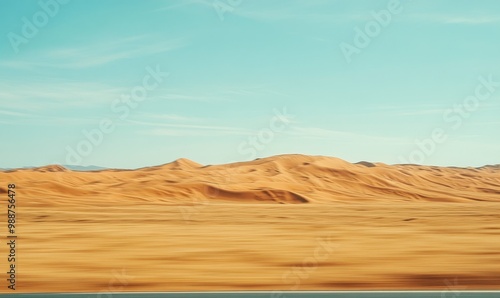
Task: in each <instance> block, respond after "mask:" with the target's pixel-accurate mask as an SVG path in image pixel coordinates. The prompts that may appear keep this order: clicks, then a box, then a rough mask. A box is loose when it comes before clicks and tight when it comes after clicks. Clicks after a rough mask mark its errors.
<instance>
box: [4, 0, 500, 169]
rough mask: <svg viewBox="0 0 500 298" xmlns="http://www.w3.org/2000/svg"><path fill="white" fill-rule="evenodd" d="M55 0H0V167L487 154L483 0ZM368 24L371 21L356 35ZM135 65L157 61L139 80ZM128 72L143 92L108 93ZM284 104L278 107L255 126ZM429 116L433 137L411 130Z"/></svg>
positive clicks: (495, 103) (494, 35)
mask: <svg viewBox="0 0 500 298" xmlns="http://www.w3.org/2000/svg"><path fill="white" fill-rule="evenodd" d="M54 1H55V0H54ZM54 1H51V0H41V1H40V3H45V6H46V7H45V10H44V8H43V7H42V6H40V4H39V1H38V0H36V1H31V0H30V1H28V0H2V1H0V36H1V41H0V101H1V106H0V127H1V128H0V139H1V145H0V152H1V155H0V156H1V157H0V158H1V159H0V167H23V166H40V165H46V164H53V163H60V164H68V163H77V164H81V165H100V166H107V167H121V168H134V167H141V166H149V165H156V164H162V163H166V162H169V161H172V160H174V159H177V158H181V157H184V158H189V159H192V160H195V161H197V162H200V163H202V164H218V163H226V162H233V161H244V160H249V159H252V158H254V157H265V156H270V155H275V154H285V153H300V154H311V155H328V156H336V157H339V158H342V159H345V160H348V161H350V162H357V161H361V160H369V161H374V162H384V163H389V164H392V163H401V162H403V159H409V158H411V156H412V154H413V159H414V160H416V161H418V162H419V163H423V164H432V165H455V166H481V165H484V164H497V163H500V154H499V152H500V150H499V149H500V135H499V131H500V117H499V115H500V87H498V86H496V87H495V88H493V89H494V90H489V91H491V92H489V91H488V88H490V89H491V88H492V87H491V84H490V86H489V87H485V86H484V84H482V83H481V82H480V80H479V78H480V77H483V78H484V79H485V80H490V79H491V80H493V81H498V82H500V38H499V32H500V15H499V14H498V11H499V9H500V2H499V1H497V0H478V1H465V0H441V1H435V0H422V1H416V0H413V1H403V0H401V2H400V4H399V6H397V11H395V12H388V13H389V14H388V15H387V14H384V13H382V14H381V17H379V18H383V17H386V18H385V19H383V20H384V22H386V23H385V24H382V25H381V24H380V23H374V22H378V21H376V18H377V17H375V16H374V14H373V12H374V11H375V12H380V11H381V10H388V6H390V5H396V4H397V3H396V4H390V2H391V1H387V0H383V1H378V0H343V1H341V0H331V1H322V0H290V1H279V0H276V1H269V0H239V1H237V0H220V1H219V0H216V1H212V0H171V1H158V0H151V1H139V0H136V1H132V0H107V1H100V0H99V1H97V0H71V1H67V2H68V3H59V2H54ZM61 2H63V1H61ZM55 3H56V4H55ZM394 7H396V6H394ZM387 16H389V17H390V21H388V19H387ZM374 24H375V25H374ZM367 25H368V27H370V26H372V27H371V28H372V30H376V29H377V26H378V29H380V30H379V31H374V32H375V33H373V32H372V37H369V36H368V38H370V41H369V43H368V45H366V44H364V45H363V47H361V46H359V47H358V46H356V44H355V39H356V38H357V39H358V41H359V39H360V37H359V35H360V33H359V32H360V31H361V32H364V33H363V34H366V26H367ZM356 28H358V29H359V30H357V29H356ZM361 39H362V38H361ZM365 39H366V36H365ZM365 42H366V40H365ZM347 44H348V45H350V46H351V49H352V47H356V49H357V51H356V52H355V53H351V54H349V55H348V56H349V57H348V59H346V54H345V53H344V52H343V49H344V50H345V46H346V45H347ZM342 45H343V46H342ZM358 45H359V44H358ZM343 47H344V48H343ZM348 60H350V61H349V62H348ZM148 67H149V72H151V71H152V70H154V69H156V68H159V69H160V71H161V72H165V73H167V72H168V73H169V75H168V76H165V77H164V78H163V79H162V81H161V82H159V81H154V80H153V78H152V77H151V76H150V75H149V72H148ZM143 79H146V80H147V82H148V84H149V85H148V86H153V85H154V88H150V89H151V90H149V91H147V97H146V98H142V99H143V100H142V101H140V102H132V103H130V102H129V103H130V104H131V105H129V106H127V105H126V104H125V102H121V100H122V98H124V97H123V96H125V98H126V97H127V96H129V95H130V94H131V92H133V90H135V91H137V90H143V91H144V89H141V88H143V83H142V82H143ZM158 82H159V83H158ZM497 85H498V84H497ZM134 88H135V89H134ZM478 88H479V89H480V90H479V94H481V96H482V97H483V98H485V99H482V100H480V101H479V100H477V99H476V102H474V100H473V99H470V98H469V99H470V100H469V101H468V102H469V105H468V107H469V111H468V112H467V111H466V110H464V111H466V112H467V113H466V114H464V113H465V112H464V113H462V114H460V112H459V111H458V110H453V111H449V112H448V113H447V112H446V111H447V110H448V109H454V108H455V106H456V105H462V104H463V103H464V100H465V98H467V97H468V96H475V92H476V89H478ZM496 88H498V89H499V90H496ZM137 92H139V91H137ZM488 92H489V94H488ZM137 94H142V93H137ZM476 103H478V105H475V104H476ZM132 104H133V107H132ZM113 106H114V107H113ZM283 109H285V110H286V111H287V113H289V114H291V115H293V117H289V118H287V119H285V120H286V121H282V122H280V123H277V122H275V123H274V124H275V125H270V122H271V121H273V119H274V118H273V117H275V116H274V110H279V111H283ZM125 110H127V115H125ZM445 114H446V116H445ZM103 119H108V120H104V121H108V123H107V124H109V122H111V123H112V126H113V128H114V129H113V131H111V132H110V131H108V132H102V131H101V133H102V134H103V137H102V140H99V137H98V136H97V135H94V137H95V138H96V139H95V140H97V141H100V142H96V143H95V144H91V143H90V141H89V140H88V138H87V137H86V136H85V134H84V132H83V131H87V132H92V131H94V132H95V130H97V129H99V126H100V122H101V121H103ZM277 119H281V120H283V119H282V118H277ZM278 124H279V125H278ZM278 126H279V128H281V129H279V130H277V129H276V127H278ZM272 129H274V131H273V130H272ZM435 129H441V130H442V133H444V134H445V135H446V140H445V141H442V139H441V141H442V142H440V143H439V144H438V143H435V144H434V145H432V144H429V143H426V144H427V146H428V147H426V148H424V147H422V148H424V149H422V148H420V147H419V146H418V145H416V144H415V143H416V140H420V141H422V140H425V139H428V138H430V137H432V135H433V131H434V130H435ZM270 131H272V137H270V133H269V132H270ZM259 133H260V134H261V135H260V137H261V138H264V139H259ZM254 137H256V138H257V141H256V142H257V143H255V141H251V139H249V138H254ZM95 140H94V141H95ZM262 140H264V141H262ZM82 142H87V144H83V143H82ZM252 142H253V143H252ZM82 144H83V145H82ZM89 144H90V145H91V146H90V148H89ZM78 146H80V152H83V153H85V154H80V153H78V150H79V149H78ZM432 147H434V148H432ZM71 150H74V152H76V154H78V155H79V157H75V156H74V153H71V154H73V155H71V154H70V153H69V152H71ZM416 151H419V153H415V152H416ZM69 155H71V157H69Z"/></svg>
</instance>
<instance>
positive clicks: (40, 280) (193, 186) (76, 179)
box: [0, 155, 500, 293]
mask: <svg viewBox="0 0 500 298" xmlns="http://www.w3.org/2000/svg"><path fill="white" fill-rule="evenodd" d="M0 181H5V182H6V183H7V182H8V183H16V185H17V187H16V190H17V200H18V203H17V204H18V209H17V212H18V227H17V234H18V235H19V239H18V256H19V257H18V261H17V265H18V292H46V291H79V292H83V291H85V292H91V291H93V292H99V291H102V292H107V293H112V292H120V291H174V290H185V291H203V290H334V289H348V290H353V289H360V290H368V289H433V290H443V291H449V292H450V293H452V292H453V291H459V290H461V289H462V290H465V289H466V290H473V289H500V215H499V213H498V210H500V169H499V167H498V166H489V167H484V168H479V169H473V168H470V169H461V168H438V167H424V166H416V165H398V166H388V165H384V164H371V163H360V164H350V163H347V162H344V161H342V160H339V159H335V158H328V157H315V156H301V155H286V156H277V157H272V158H266V159H260V160H256V161H253V162H247V163H237V164H230V165H218V166H201V165H198V164H196V163H194V162H191V161H189V160H183V159H181V160H177V161H175V162H173V163H170V164H166V165H163V166H158V167H151V168H143V169H139V170H132V171H119V170H106V171H99V172H73V171H69V170H66V169H64V168H62V167H58V166H49V167H43V168H37V169H25V170H16V171H8V172H0ZM6 183H5V185H0V195H4V196H6V194H5V187H6ZM5 214H6V210H5V206H4V207H3V208H2V217H3V218H6V217H5ZM6 255H7V247H6V245H2V247H1V251H0V257H2V256H6ZM2 258H3V257H2ZM5 269H6V268H5ZM2 270H3V269H2ZM3 283H4V286H2V287H1V288H0V291H1V292H6V285H5V281H4V282H3Z"/></svg>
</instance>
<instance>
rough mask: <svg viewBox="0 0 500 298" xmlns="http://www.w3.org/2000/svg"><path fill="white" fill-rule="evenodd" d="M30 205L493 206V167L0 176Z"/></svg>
mask: <svg viewBox="0 0 500 298" xmlns="http://www.w3.org/2000/svg"><path fill="white" fill-rule="evenodd" d="M0 179H2V180H4V181H14V182H15V183H16V184H18V185H19V187H23V188H24V189H23V196H24V197H25V198H27V199H28V200H27V202H29V204H48V203H49V204H58V203H62V202H65V203H66V204H67V203H71V200H74V198H75V197H79V198H84V199H85V200H84V201H85V202H87V203H88V204H98V205H99V204H100V205H103V204H107V203H113V204H114V203H116V202H118V201H119V202H121V203H123V204H127V203H131V204H135V203H141V202H145V203H147V202H150V203H162V204H172V205H190V204H199V203H200V202H203V203H207V202H211V203H214V204H216V203H244V204H245V203H246V204H255V203H257V204H304V203H309V204H315V203H317V204H328V203H334V202H345V203H349V202H374V201H385V202H391V201H429V202H474V201H488V202H500V168H499V166H498V165H490V166H484V167H481V168H457V167H435V166H420V165H386V164H383V163H371V162H366V161H363V162H359V163H355V164H352V163H349V162H346V161H344V160H341V159H338V158H334V157H326V156H307V155H298V154H290V155H278V156H272V157H268V158H261V159H256V160H253V161H249V162H237V163H231V164H223V165H207V166H203V165H201V164H198V163H196V162H193V161H191V160H188V159H184V158H181V159H178V160H175V161H173V162H171V163H167V164H164V165H160V166H154V167H146V168H141V169H137V170H117V169H105V170H98V171H93V172H79V171H71V170H69V169H66V168H64V167H63V166H59V165H49V166H45V167H38V168H31V169H17V170H9V171H3V172H0ZM0 191H1V190H0Z"/></svg>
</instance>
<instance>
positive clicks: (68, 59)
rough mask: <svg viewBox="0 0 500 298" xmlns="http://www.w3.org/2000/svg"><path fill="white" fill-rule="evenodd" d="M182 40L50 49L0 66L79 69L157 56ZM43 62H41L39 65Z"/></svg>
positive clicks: (141, 40) (149, 39) (183, 41)
mask: <svg viewBox="0 0 500 298" xmlns="http://www.w3.org/2000/svg"><path fill="white" fill-rule="evenodd" d="M187 44H188V42H187V40H186V39H182V38H178V39H171V40H164V39H163V38H158V37H155V36H148V35H142V36H131V37H125V38H121V39H116V40H105V41H94V42H93V44H85V45H80V46H71V47H59V48H52V49H50V50H46V51H40V52H34V53H33V54H32V55H31V56H30V57H27V58H24V59H22V60H21V59H19V60H3V61H2V60H0V66H3V67H7V68H15V69H20V70H33V69H39V68H59V69H82V68H90V67H96V66H101V65H105V64H108V63H112V62H116V61H120V60H125V59H133V58H139V57H144V56H148V55H154V54H159V53H163V52H168V51H172V50H175V49H179V48H182V47H184V46H185V45H187ZM40 61H44V62H40Z"/></svg>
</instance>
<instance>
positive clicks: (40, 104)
mask: <svg viewBox="0 0 500 298" xmlns="http://www.w3.org/2000/svg"><path fill="white" fill-rule="evenodd" d="M0 90H1V91H0V96H1V98H0V103H1V104H2V106H4V107H10V108H13V109H21V110H31V111H34V110H37V111H40V110H50V109H61V108H71V107H85V106H95V105H109V104H110V103H111V102H112V100H115V99H116V98H119V94H120V92H121V91H123V90H124V88H119V87H116V86H109V85H105V84H102V83H96V82H72V81H66V80H56V79H54V80H44V81H41V82H12V81H10V82H6V81H4V82H0Z"/></svg>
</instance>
